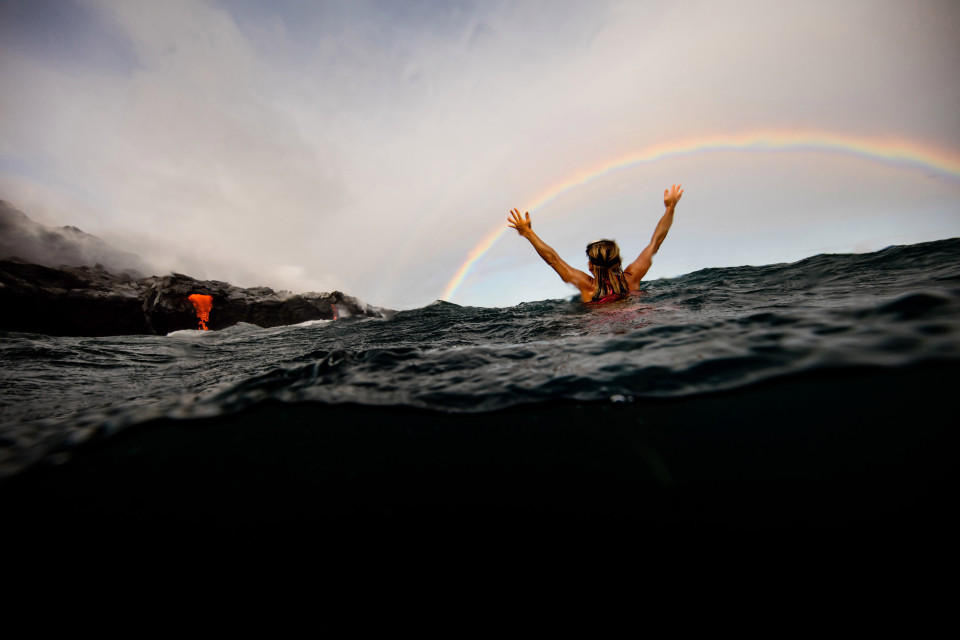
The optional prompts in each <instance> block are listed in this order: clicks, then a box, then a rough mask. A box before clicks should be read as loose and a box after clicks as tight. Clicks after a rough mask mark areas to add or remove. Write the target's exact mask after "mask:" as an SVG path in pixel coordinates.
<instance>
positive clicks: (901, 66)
mask: <svg viewBox="0 0 960 640" xmlns="http://www.w3.org/2000/svg"><path fill="white" fill-rule="evenodd" d="M77 6H79V7H80V10H81V12H82V15H83V16H84V18H83V20H80V21H76V20H73V21H65V20H64V19H62V18H59V20H60V22H56V20H58V19H54V18H43V19H41V20H40V21H39V23H38V22H37V20H35V19H31V20H32V21H30V20H27V21H21V22H19V23H16V22H15V23H13V27H11V28H22V29H23V30H25V33H29V32H30V29H34V30H36V29H41V28H42V29H44V30H45V31H44V32H45V33H47V32H53V33H64V32H65V33H69V34H71V35H70V37H69V38H60V39H59V40H60V41H63V42H64V43H66V44H64V45H63V46H62V47H58V46H54V45H53V44H49V43H50V42H52V41H53V40H56V39H50V38H48V39H47V40H43V41H44V42H48V44H47V45H44V46H43V47H41V48H40V50H38V48H37V46H33V45H31V46H28V45H27V44H25V43H27V42H28V41H31V40H30V38H27V37H22V38H19V39H15V40H14V39H7V38H4V39H3V40H2V41H0V80H2V81H3V83H4V86H5V87H6V88H7V90H5V91H4V92H0V113H2V114H3V121H2V124H0V154H2V157H0V188H4V189H7V186H8V185H17V186H13V187H11V188H12V189H15V190H16V193H23V194H29V196H30V203H29V204H28V203H26V202H19V201H17V199H16V193H11V192H7V191H5V192H4V194H0V195H2V196H3V197H5V198H6V199H7V200H10V201H12V202H14V204H16V205H17V206H19V207H20V208H21V209H24V210H25V211H27V213H29V214H31V215H34V212H33V211H32V209H31V207H32V206H33V205H34V204H35V205H36V206H37V207H38V208H41V209H43V211H44V212H45V213H44V214H43V215H44V216H45V217H46V220H45V221H47V222H50V223H55V224H76V225H77V226H80V227H81V228H84V230H87V231H90V232H92V233H95V234H97V235H100V236H101V237H104V238H106V239H108V240H111V241H112V242H114V244H118V243H117V242H116V240H115V238H122V239H123V241H124V243H125V244H118V246H123V247H124V248H129V249H131V250H135V251H136V252H138V253H139V254H140V255H142V256H143V257H144V259H145V260H148V261H150V262H151V263H152V264H153V265H155V267H156V268H158V269H177V270H181V271H187V272H189V273H191V274H193V275H197V276H198V277H212V278H219V279H224V280H231V281H234V282H236V283H237V284H243V285H256V284H266V285H270V286H275V287H281V288H297V287H300V286H309V287H310V288H315V287H328V286H329V287H336V288H340V289H342V290H344V291H346V292H348V293H351V294H354V295H358V296H360V297H362V298H364V299H366V300H368V301H370V302H373V303H376V304H383V305H387V306H394V307H401V308H403V307H410V306H416V305H420V304H424V303H426V302H429V301H430V300H431V299H433V298H435V297H436V296H438V295H439V294H440V292H441V291H442V290H443V286H444V284H445V283H446V281H447V280H448V279H449V277H450V275H452V273H453V272H454V271H455V270H456V268H457V267H458V266H459V264H460V263H461V262H462V260H463V259H464V257H465V256H466V253H467V251H469V249H470V248H471V247H472V246H473V245H474V244H475V243H476V242H477V240H479V238H480V237H482V236H483V235H486V234H487V233H488V232H489V230H490V229H491V228H492V227H493V226H495V225H497V224H500V220H501V218H503V217H504V214H505V212H506V210H507V209H509V208H510V207H511V206H517V205H520V204H521V203H523V202H526V201H529V200H530V198H531V197H532V196H534V195H535V194H537V193H540V192H542V191H543V190H544V188H545V187H546V186H548V185H550V184H554V183H556V182H557V181H559V180H561V179H562V178H563V177H564V176H567V175H570V174H572V173H575V172H577V171H579V170H582V169H583V168H584V167H589V166H595V165H597V164H599V163H600V162H602V161H604V160H607V159H609V158H611V157H615V156H616V155H618V154H622V153H624V152H626V151H629V150H631V149H636V148H640V147H642V146H645V145H647V144H650V143H653V142H658V141H662V140H669V139H671V138H673V137H681V136H688V135H696V134H699V133H708V132H718V131H742V130H747V129H751V128H758V127H763V126H769V127H778V126H779V127H794V126H801V125H802V126H809V127H819V128H825V129H834V130H841V131H848V132H850V133H863V134H870V135H874V134H881V133H895V134H897V135H900V136H903V137H912V138H916V139H920V140H923V141H926V142H928V143H935V144H938V145H941V146H943V147H945V148H957V147H958V146H960V121H958V117H960V116H958V114H960V86H958V85H957V83H955V82H953V81H952V75H953V70H954V69H955V68H956V67H957V66H960V51H958V47H957V45H956V42H957V38H956V37H955V36H956V25H957V24H958V22H957V16H958V13H960V10H958V9H957V8H956V6H955V5H954V4H952V3H950V2H932V1H931V2H926V3H921V4H919V5H917V7H906V6H903V5H902V4H901V3H897V2H893V1H890V2H867V1H863V2H848V3H843V4H842V5H840V6H835V5H832V4H828V3H823V2H810V3H803V4H795V5H783V6H781V5H777V6H772V5H770V4H769V3H763V2H694V3H683V5H682V6H681V5H677V4H676V3H666V2H663V3H660V2H652V3H634V2H593V3H583V2H544V3H536V2H523V3H507V2H455V3H433V2H422V3H420V2H414V3H395V2H387V1H385V2H351V3H339V2H329V3H300V2H276V3H257V2H222V3H213V2H201V1H198V0H197V1H182V2H164V3H155V2H122V3H117V2H108V1H105V0H104V1H90V2H82V3H80V4H79V5H77ZM17 15H20V14H17ZM14 17H16V16H14ZM17 20H20V18H17ZM51 20H53V21H54V22H56V24H55V25H54V26H56V25H59V26H56V28H54V26H51V23H50V21H51ZM37 24H39V25H40V26H37ZM31 25H33V26H31ZM64 25H68V26H64ZM69 25H74V26H73V27H70V26H69ZM94 35H95V36H97V37H94ZM101 36H102V37H101ZM107 40H108V41H109V42H110V43H111V44H110V45H109V46H105V45H97V44H96V43H98V42H104V41H107ZM33 41H34V42H37V41H40V40H37V39H34V40H33ZM91 51H95V54H94V53H86V54H84V52H91ZM4 159H6V160H7V162H6V163H3V162H2V161H3V160H4ZM718 162H720V163H721V164H722V163H723V162H724V159H722V158H721V159H719V160H718ZM759 162H761V163H763V162H766V161H762V160H761V161H759ZM677 167H678V168H679V165H677ZM741 168H742V170H743V171H748V172H749V171H751V170H752V166H751V165H750V164H749V163H747V164H744V165H742V167H741ZM720 169H721V166H719V165H714V166H708V165H702V166H697V167H696V171H702V172H703V176H704V177H703V178H701V181H702V182H703V181H706V180H707V176H709V175H710V172H711V171H713V172H714V173H719V172H720ZM686 170H687V171H689V172H690V173H688V174H687V175H688V176H691V177H692V176H694V175H696V176H699V175H700V174H699V173H696V172H694V167H693V165H691V166H690V167H688V168H687V169H686ZM808 174H810V170H808V169H805V170H804V173H803V174H802V175H799V174H798V175H795V176H794V182H793V183H792V184H795V185H799V186H798V187H797V192H798V193H802V192H803V190H804V189H806V188H808V187H809V185H810V184H811V182H810V180H811V179H810V177H809V175H808ZM664 177H666V179H667V183H669V182H674V181H678V180H681V177H667V176H664ZM655 178H656V179H659V178H660V173H659V172H658V171H650V172H648V173H645V174H643V179H644V180H648V179H649V180H650V184H649V185H648V184H646V183H644V184H641V185H637V186H638V188H641V187H642V189H641V190H642V191H644V193H646V191H645V190H649V192H650V197H651V198H653V200H654V202H655V200H656V197H657V195H658V193H659V191H660V190H662V187H663V186H664V185H661V184H659V183H656V184H655V183H654V182H655V180H654V179H655ZM682 180H683V181H684V182H689V180H688V179H687V177H686V176H684V177H682ZM702 182H701V187H702V186H704V185H703V184H702ZM743 182H746V181H742V182H737V184H738V185H740V187H741V188H747V189H749V188H751V187H749V186H744V184H743ZM29 185H32V186H29ZM695 192H696V186H695V185H694V188H693V189H692V190H691V191H690V193H691V194H693V193H695ZM702 192H703V190H702V189H701V193H702ZM946 193H948V194H949V193H953V192H951V191H950V190H949V188H947V191H946ZM629 194H630V195H633V196H635V197H639V195H638V194H636V193H635V191H633V190H629ZM938 197H939V196H938ZM725 199H726V201H725V202H719V201H718V202H714V203H712V205H713V206H714V207H715V208H716V212H715V214H716V218H717V219H722V218H723V215H724V214H731V215H733V214H735V213H736V211H737V207H738V206H740V203H742V202H743V200H744V197H743V194H742V193H727V194H725ZM603 202H609V203H613V204H601V203H603ZM71 203H74V204H71ZM558 206H559V205H558ZM585 206H587V207H588V210H592V211H593V212H592V213H591V215H597V216H600V217H610V218H617V217H618V216H619V219H623V216H624V215H626V214H625V213H624V210H623V206H624V205H623V202H622V201H617V200H616V198H612V197H608V195H607V194H605V193H598V194H597V198H596V199H595V200H593V201H591V202H586V203H585ZM78 216H79V217H80V218H81V219H79V220H78V219H77V217H78ZM704 224H705V225H706V227H705V229H703V230H702V231H704V232H710V231H711V230H712V231H713V232H716V233H720V232H721V231H722V229H721V228H720V224H719V223H716V222H714V221H712V220H706V221H704ZM789 224H790V223H789V220H787V219H786V218H784V219H783V220H782V227H783V228H788V227H789ZM589 231H590V229H589V227H587V228H584V223H583V219H582V218H580V219H579V220H578V219H577V218H575V217H574V216H570V220H569V221H565V222H564V223H563V225H561V226H560V227H558V228H557V229H556V230H555V231H554V232H555V233H556V241H557V242H560V243H565V242H566V238H567V237H568V236H569V237H573V236H577V237H580V236H583V235H584V234H585V233H586V234H588V233H589ZM644 234H649V231H644ZM581 241H582V240H578V242H581ZM811 242H812V241H811ZM572 244H573V243H572V241H571V246H572ZM784 246H786V245H784ZM811 246H812V243H811ZM756 249H757V254H758V255H759V254H761V253H762V254H763V255H767V253H766V248H764V249H763V251H760V248H756ZM743 250H745V251H749V250H750V247H740V248H738V251H743ZM784 251H786V249H784ZM714 257H716V258H717V259H720V258H722V257H723V256H722V255H721V256H714ZM500 259H502V260H503V261H504V264H506V265H509V264H513V265H521V264H526V263H527V261H529V260H531V259H533V260H535V259H536V258H535V257H533V256H531V255H529V254H528V253H527V252H526V249H518V250H517V251H515V252H514V253H513V254H511V255H510V256H508V255H503V256H501V257H500ZM511 261H512V262H511ZM538 267H539V268H544V267H542V265H538ZM547 275H548V276H549V277H554V276H552V274H547ZM496 282H501V281H496ZM500 286H504V285H503V283H502V282H501V285H500ZM511 286H512V285H511ZM490 287H492V288H496V287H495V285H494V284H491V285H490ZM551 291H552V289H551ZM484 295H487V294H484ZM518 295H519V294H518ZM528 295H529V296H531V297H541V296H540V291H531V293H530V294H528ZM500 299H502V298H498V300H500ZM490 300H493V298H492V297H487V298H477V299H476V300H475V301H476V302H477V303H481V304H483V303H485V301H487V302H488V301H490ZM471 301H473V300H471Z"/></svg>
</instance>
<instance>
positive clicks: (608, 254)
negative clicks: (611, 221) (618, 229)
mask: <svg viewBox="0 0 960 640" xmlns="http://www.w3.org/2000/svg"><path fill="white" fill-rule="evenodd" d="M587 258H589V259H590V266H591V267H593V277H594V281H595V283H596V284H595V286H594V289H593V300H594V301H596V300H601V299H603V298H605V297H607V296H609V295H619V296H625V295H627V294H628V293H629V292H630V287H628V286H627V278H626V277H625V276H624V275H623V269H622V268H621V266H620V265H621V261H620V247H618V246H617V243H616V242H614V241H613V240H597V241H596V242H591V243H590V244H588V245H587Z"/></svg>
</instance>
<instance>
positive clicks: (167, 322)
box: [0, 260, 384, 336]
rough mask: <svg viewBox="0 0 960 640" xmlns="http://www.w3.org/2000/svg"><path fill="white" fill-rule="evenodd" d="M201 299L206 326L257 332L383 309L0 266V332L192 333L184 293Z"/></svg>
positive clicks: (193, 283)
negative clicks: (248, 327) (250, 327)
mask: <svg viewBox="0 0 960 640" xmlns="http://www.w3.org/2000/svg"><path fill="white" fill-rule="evenodd" d="M195 293H196V294H203V295H209V296H212V298H213V308H212V310H211V312H210V319H209V321H208V322H207V325H208V326H209V327H210V329H223V328H225V327H229V326H231V325H234V324H237V323H238V322H249V323H251V324H255V325H259V326H261V327H275V326H279V325H286V324H296V323H298V322H304V321H307V320H322V319H332V318H335V317H337V316H339V317H346V316H374V317H381V316H383V315H384V310H381V309H377V308H375V307H371V306H370V305H365V304H363V303H361V302H360V301H358V300H357V299H356V298H353V297H351V296H347V295H344V294H342V293H340V292H339V291H334V292H332V293H303V294H297V295H293V294H289V293H287V292H277V291H274V290H273V289H270V288H268V287H254V288H249V289H244V288H241V287H236V286H233V285H231V284H228V283H226V282H219V281H217V280H196V279H194V278H191V277H190V276H185V275H182V274H178V273H175V274H172V275H168V276H153V277H150V278H135V277H134V276H133V275H132V274H130V273H124V274H119V275H118V274H115V273H111V272H109V271H107V270H106V269H105V268H103V267H102V266H101V265H97V266H94V267H66V266H64V267H58V268H53V267H47V266H43V265H38V264H32V263H28V262H23V261H20V260H0V309H2V310H3V311H2V313H0V330H7V331H27V332H32V333H45V334H51V335H75V336H106V335H127V334H149V333H154V334H160V335H165V334H167V333H169V332H171V331H176V330H178V329H196V328H197V326H198V320H197V314H196V311H195V309H194V307H193V304H192V303H191V302H190V300H189V299H188V296H190V295H191V294H195Z"/></svg>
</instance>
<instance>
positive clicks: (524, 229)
mask: <svg viewBox="0 0 960 640" xmlns="http://www.w3.org/2000/svg"><path fill="white" fill-rule="evenodd" d="M507 226H509V227H510V228H511V229H516V230H517V233H519V234H520V235H522V236H523V237H527V236H528V235H529V234H530V233H531V232H533V224H532V223H531V222H530V212H529V211H527V217H526V219H524V218H523V217H521V215H520V210H519V209H511V210H510V217H509V218H507Z"/></svg>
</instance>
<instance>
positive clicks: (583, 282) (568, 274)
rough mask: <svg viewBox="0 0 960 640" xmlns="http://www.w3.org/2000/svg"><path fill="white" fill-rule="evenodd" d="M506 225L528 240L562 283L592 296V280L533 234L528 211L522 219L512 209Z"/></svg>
mask: <svg viewBox="0 0 960 640" xmlns="http://www.w3.org/2000/svg"><path fill="white" fill-rule="evenodd" d="M507 225H508V226H509V227H510V228H511V229H516V230H517V233H519V234H520V235H521V236H523V237H524V238H526V239H527V240H529V241H530V244H532V245H533V248H534V249H536V250H537V253H539V254H540V257H541V258H543V261H544V262H546V263H547V264H548V265H550V266H551V267H553V270H554V271H556V272H557V274H558V275H559V276H560V277H561V278H562V279H563V281H564V282H569V283H570V284H572V285H574V286H575V287H577V288H578V289H580V293H581V294H584V295H587V294H592V292H593V278H592V277H590V276H589V275H588V274H586V273H584V272H583V271H580V270H578V269H574V268H573V267H571V266H570V265H568V264H567V263H566V262H564V261H563V259H562V258H561V257H560V255H559V254H558V253H557V252H556V251H554V249H553V247H551V246H550V245H548V244H547V243H546V242H544V241H543V240H541V239H540V237H539V236H538V235H537V234H535V233H534V232H533V225H532V224H531V222H530V212H529V211H527V215H526V218H524V217H522V216H521V215H520V211H519V210H517V209H513V210H512V211H510V217H509V218H507ZM584 292H587V293H584Z"/></svg>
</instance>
